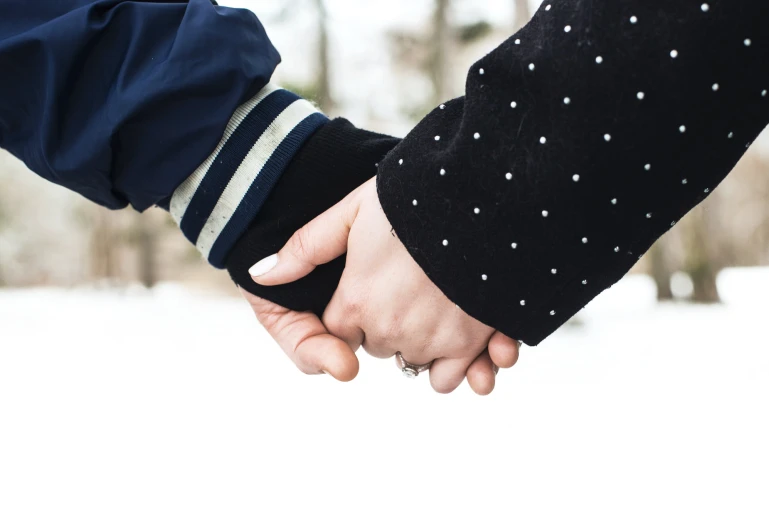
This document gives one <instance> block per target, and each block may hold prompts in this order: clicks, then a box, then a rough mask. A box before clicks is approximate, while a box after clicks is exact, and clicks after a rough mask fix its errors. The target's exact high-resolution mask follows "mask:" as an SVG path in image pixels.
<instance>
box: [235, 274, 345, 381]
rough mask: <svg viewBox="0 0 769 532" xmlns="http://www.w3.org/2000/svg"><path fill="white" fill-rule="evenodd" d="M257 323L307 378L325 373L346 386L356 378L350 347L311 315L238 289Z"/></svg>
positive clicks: (316, 317)
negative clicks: (345, 383)
mask: <svg viewBox="0 0 769 532" xmlns="http://www.w3.org/2000/svg"><path fill="white" fill-rule="evenodd" d="M240 291H241V293H242V294H243V297H245V298H246V301H248V303H249V304H250V305H251V308H252V309H253V311H254V313H255V314H256V319H258V320H259V323H261V324H262V326H264V328H265V329H267V332H268V333H269V334H270V336H272V337H273V338H274V339H275V341H276V342H277V343H278V345H279V346H280V347H281V349H283V351H284V352H285V353H286V354H287V355H288V357H289V358H290V359H291V361H292V362H293V363H294V364H296V367H297V368H299V370H300V371H302V372H303V373H306V374H308V375H320V374H323V373H326V374H328V375H331V376H332V377H334V378H335V379H337V380H339V381H342V382H347V381H351V380H353V379H354V378H355V376H356V375H357V374H358V357H356V356H355V353H354V352H353V350H352V349H350V346H349V345H347V344H346V343H345V342H343V341H342V340H340V339H339V338H337V337H335V336H332V335H331V334H329V332H328V331H327V330H326V328H325V327H324V326H323V324H322V323H321V321H320V318H318V316H316V315H315V314H313V313H312V312H296V311H293V310H289V309H287V308H284V307H281V306H280V305H276V304H275V303H272V302H271V301H267V300H266V299H262V298H260V297H257V296H255V295H253V294H249V293H248V292H246V291H245V290H243V289H241V290H240Z"/></svg>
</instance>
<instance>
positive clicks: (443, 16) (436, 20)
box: [428, 0, 450, 107]
mask: <svg viewBox="0 0 769 532" xmlns="http://www.w3.org/2000/svg"><path fill="white" fill-rule="evenodd" d="M449 5H450V0H435V11H434V12H433V36H432V39H431V40H430V45H431V47H432V50H431V51H430V64H429V65H428V73H429V75H430V81H431V82H432V85H433V100H432V102H431V103H432V107H435V106H437V105H438V104H440V103H441V102H444V101H446V100H447V99H448V98H449V95H448V87H447V85H448V83H447V81H448V80H447V76H448V64H447V59H446V58H447V54H448V48H449V20H448V12H449Z"/></svg>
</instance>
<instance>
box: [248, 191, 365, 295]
mask: <svg viewBox="0 0 769 532" xmlns="http://www.w3.org/2000/svg"><path fill="white" fill-rule="evenodd" d="M358 196H359V195H358V194H356V192H355V191H353V192H352V193H351V194H350V195H349V196H347V197H346V198H345V199H343V200H342V201H340V202H339V203H337V204H336V205H334V206H333V207H331V208H330V209H329V210H327V211H326V212H324V213H323V214H321V215H320V216H318V217H317V218H315V219H314V220H312V221H311V222H310V223H308V224H307V225H305V226H304V227H302V228H301V229H299V230H298V231H297V232H296V233H294V235H293V236H292V237H291V238H290V239H289V241H288V242H287V243H286V245H285V246H283V249H281V250H280V251H279V252H278V253H276V254H275V255H270V256H269V257H267V258H265V259H262V260H260V261H259V262H257V263H256V264H254V265H253V266H252V267H251V269H249V270H248V273H249V274H250V275H251V277H252V278H253V279H254V282H256V283H258V284H261V285H263V286H274V285H279V284H285V283H290V282H292V281H296V280H297V279H301V278H302V277H304V276H305V275H307V274H309V273H310V272H311V271H313V270H314V269H315V267H316V266H318V265H320V264H325V263H327V262H331V261H332V260H334V259H335V258H337V257H339V256H340V255H342V254H343V253H344V252H345V251H347V238H348V236H349V234H350V228H351V227H352V223H353V221H355V217H356V216H357V214H358V206H359V204H360V202H359V200H358Z"/></svg>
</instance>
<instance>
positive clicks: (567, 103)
mask: <svg viewBox="0 0 769 532" xmlns="http://www.w3.org/2000/svg"><path fill="white" fill-rule="evenodd" d="M563 103H564V104H565V105H569V104H570V103H571V98H569V97H568V96H567V97H566V98H564V99H563Z"/></svg>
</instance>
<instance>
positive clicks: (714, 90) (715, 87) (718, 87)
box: [711, 83, 721, 92]
mask: <svg viewBox="0 0 769 532" xmlns="http://www.w3.org/2000/svg"><path fill="white" fill-rule="evenodd" d="M711 88H712V89H713V92H718V89H720V88H721V85H719V84H718V83H713V86H712V87H711Z"/></svg>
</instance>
